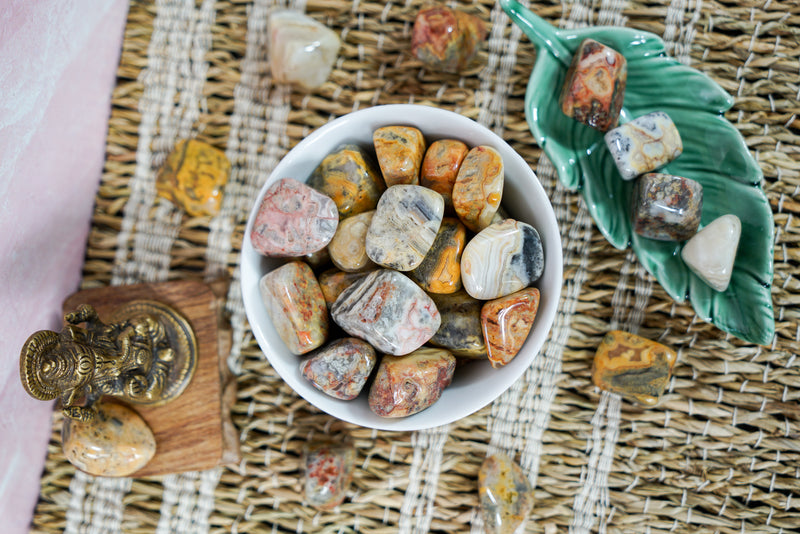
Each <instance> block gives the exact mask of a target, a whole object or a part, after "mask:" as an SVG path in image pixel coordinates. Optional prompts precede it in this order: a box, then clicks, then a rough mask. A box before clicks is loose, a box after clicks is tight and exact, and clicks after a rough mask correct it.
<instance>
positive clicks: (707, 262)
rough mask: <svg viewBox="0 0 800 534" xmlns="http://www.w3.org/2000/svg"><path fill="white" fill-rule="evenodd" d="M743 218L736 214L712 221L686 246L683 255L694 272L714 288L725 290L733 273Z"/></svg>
mask: <svg viewBox="0 0 800 534" xmlns="http://www.w3.org/2000/svg"><path fill="white" fill-rule="evenodd" d="M741 234H742V222H741V221H740V220H739V217H737V216H736V215H732V214H729V215H723V216H722V217H717V218H716V219H714V220H713V221H711V222H710V223H709V224H708V226H706V227H704V228H703V229H702V230H700V231H699V232H697V233H696V234H695V235H694V236H693V237H692V238H691V239H689V241H688V242H687V243H686V244H685V245H684V246H683V250H682V251H681V258H683V261H684V262H685V263H686V265H687V266H688V267H689V268H690V269H691V270H692V272H693V273H694V274H696V275H697V276H698V277H700V279H701V280H703V281H704V282H705V283H706V284H708V285H709V286H711V287H712V288H713V289H714V290H715V291H725V290H726V289H728V285H729V284H730V281H731V275H733V263H734V261H735V260H736V251H737V250H738V248H739V237H740V236H741Z"/></svg>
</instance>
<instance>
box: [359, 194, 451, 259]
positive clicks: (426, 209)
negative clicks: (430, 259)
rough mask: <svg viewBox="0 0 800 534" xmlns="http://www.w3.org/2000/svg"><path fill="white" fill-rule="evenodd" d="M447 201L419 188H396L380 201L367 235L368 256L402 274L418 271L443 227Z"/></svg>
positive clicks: (440, 196) (384, 195) (438, 195)
mask: <svg viewBox="0 0 800 534" xmlns="http://www.w3.org/2000/svg"><path fill="white" fill-rule="evenodd" d="M443 215H444V201H443V200H442V195H440V194H439V193H437V192H436V191H431V190H430V189H428V188H425V187H422V186H419V185H395V186H392V187H390V188H389V189H387V190H386V192H385V193H384V194H383V196H382V197H381V200H380V202H378V208H377V210H376V212H375V215H374V216H373V217H372V223H371V224H370V227H369V231H368V232H367V239H366V247H367V256H369V258H370V259H371V260H372V261H374V262H375V263H377V264H378V265H382V266H384V267H389V268H390V269H397V270H398V271H410V270H411V269H414V268H416V267H417V266H418V265H419V264H420V263H422V259H423V258H424V257H425V255H426V254H427V253H428V251H429V250H430V248H431V246H432V245H433V242H434V240H435V239H436V234H437V232H438V231H439V226H440V225H441V224H442V216H443Z"/></svg>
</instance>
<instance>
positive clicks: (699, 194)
mask: <svg viewBox="0 0 800 534" xmlns="http://www.w3.org/2000/svg"><path fill="white" fill-rule="evenodd" d="M632 199H633V210H632V215H633V229H634V231H635V232H636V233H637V234H639V235H641V236H643V237H649V238H650V239H657V240H659V241H684V240H686V239H689V238H690V237H692V236H693V235H694V234H695V233H696V232H697V227H698V226H700V215H701V211H702V207H703V187H702V186H701V185H700V184H699V183H697V182H695V181H694V180H690V179H688V178H683V177H681V176H672V175H670V174H659V173H648V174H645V175H644V176H642V177H641V178H639V179H638V180H636V184H635V185H634V187H633V194H632Z"/></svg>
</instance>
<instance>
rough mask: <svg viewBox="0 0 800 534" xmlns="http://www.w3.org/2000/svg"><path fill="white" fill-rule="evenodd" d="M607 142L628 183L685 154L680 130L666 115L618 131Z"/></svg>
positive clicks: (645, 118)
mask: <svg viewBox="0 0 800 534" xmlns="http://www.w3.org/2000/svg"><path fill="white" fill-rule="evenodd" d="M605 141H606V146H608V150H609V151H610V152H611V156H612V157H613V158H614V163H615V164H616V165H617V169H618V170H619V174H620V176H622V178H623V179H624V180H633V179H634V178H636V177H637V176H639V175H640V174H644V173H646V172H650V171H654V170H656V169H658V168H659V167H661V166H663V165H666V164H667V163H669V162H670V161H672V160H674V159H675V158H677V157H678V156H680V155H681V153H682V152H683V143H682V142H681V136H680V134H679V133H678V128H676V127H675V123H674V122H672V119H670V118H669V115H667V114H666V113H664V112H663V111H654V112H653V113H648V114H647V115H643V116H641V117H638V118H636V119H634V120H632V121H631V122H628V123H625V124H623V125H622V126H618V127H616V128H614V129H613V130H611V131H609V132H607V133H606V135H605Z"/></svg>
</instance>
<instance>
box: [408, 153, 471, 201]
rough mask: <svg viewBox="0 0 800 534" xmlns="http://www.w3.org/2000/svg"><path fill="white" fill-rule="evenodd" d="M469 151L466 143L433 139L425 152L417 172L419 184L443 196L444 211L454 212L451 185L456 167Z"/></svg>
mask: <svg viewBox="0 0 800 534" xmlns="http://www.w3.org/2000/svg"><path fill="white" fill-rule="evenodd" d="M467 152H469V149H468V148H467V145H465V144H464V143H462V142H461V141H456V140H455V139H439V140H438V141H434V142H433V143H432V144H431V146H429V147H428V150H427V151H426V152H425V157H424V158H423V160H422V168H421V169H420V174H419V185H421V186H424V187H427V188H428V189H433V190H434V191H436V192H437V193H439V194H440V195H442V198H444V211H445V213H450V214H454V213H455V210H454V209H453V186H454V185H455V183H456V178H457V177H458V169H460V168H461V163H462V162H463V161H464V157H465V156H466V155H467Z"/></svg>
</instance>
